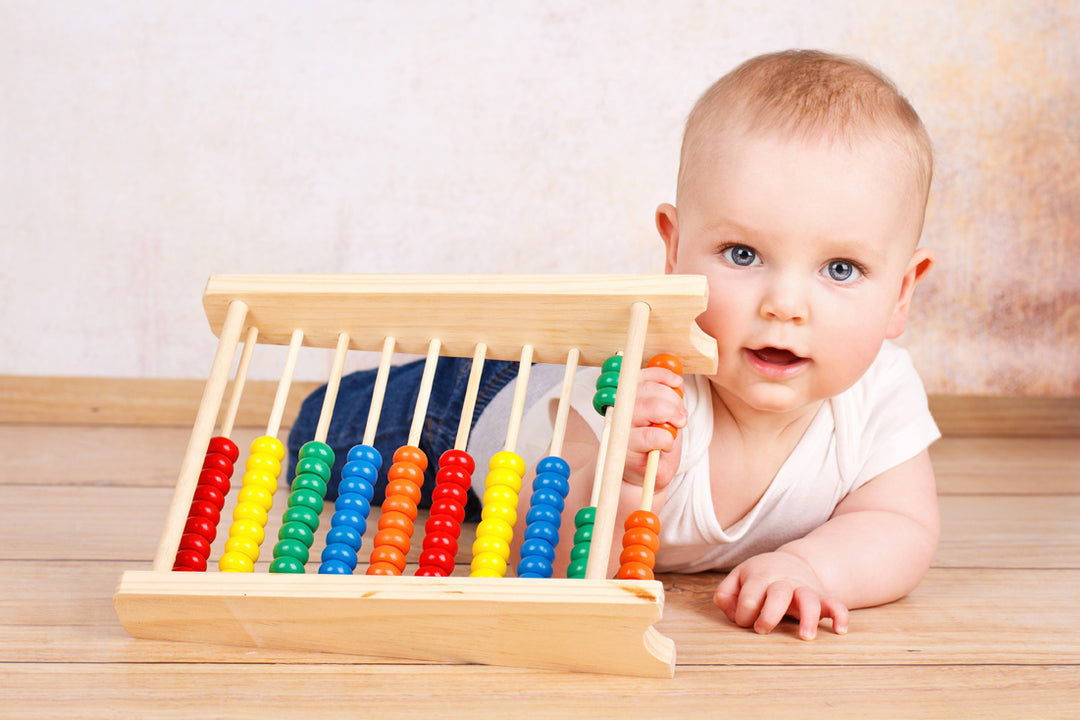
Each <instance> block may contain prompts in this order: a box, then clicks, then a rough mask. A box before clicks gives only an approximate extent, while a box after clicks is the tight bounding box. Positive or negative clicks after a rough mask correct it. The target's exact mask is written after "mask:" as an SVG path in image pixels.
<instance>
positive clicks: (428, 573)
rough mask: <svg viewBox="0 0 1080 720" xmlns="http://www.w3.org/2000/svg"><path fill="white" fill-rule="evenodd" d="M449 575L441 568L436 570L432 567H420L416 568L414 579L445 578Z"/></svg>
mask: <svg viewBox="0 0 1080 720" xmlns="http://www.w3.org/2000/svg"><path fill="white" fill-rule="evenodd" d="M449 574H450V573H447V572H443V571H442V568H437V567H435V566H434V565H421V566H420V567H418V568H416V577H446V576H448V575H449Z"/></svg>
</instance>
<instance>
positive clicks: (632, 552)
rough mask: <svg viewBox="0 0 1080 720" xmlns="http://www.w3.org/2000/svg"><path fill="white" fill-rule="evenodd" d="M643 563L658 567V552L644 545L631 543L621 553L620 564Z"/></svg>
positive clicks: (647, 565)
mask: <svg viewBox="0 0 1080 720" xmlns="http://www.w3.org/2000/svg"><path fill="white" fill-rule="evenodd" d="M635 562H636V563H641V564H642V565H645V566H646V567H656V553H654V552H653V551H652V550H650V549H649V548H647V547H645V546H644V545H629V546H627V547H625V548H623V551H622V554H621V555H619V564H620V565H627V564H629V563H635Z"/></svg>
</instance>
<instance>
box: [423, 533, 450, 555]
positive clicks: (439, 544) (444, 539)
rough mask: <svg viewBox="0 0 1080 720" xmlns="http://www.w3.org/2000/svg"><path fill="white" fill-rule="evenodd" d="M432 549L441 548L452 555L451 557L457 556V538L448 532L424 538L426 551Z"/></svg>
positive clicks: (432, 534) (428, 535)
mask: <svg viewBox="0 0 1080 720" xmlns="http://www.w3.org/2000/svg"><path fill="white" fill-rule="evenodd" d="M432 548H441V549H442V550H445V551H446V552H448V553H449V554H450V557H454V556H456V555H457V551H458V542H457V538H456V537H454V536H453V535H451V534H450V533H446V532H431V533H428V534H427V535H425V536H424V549H425V550H431V549H432Z"/></svg>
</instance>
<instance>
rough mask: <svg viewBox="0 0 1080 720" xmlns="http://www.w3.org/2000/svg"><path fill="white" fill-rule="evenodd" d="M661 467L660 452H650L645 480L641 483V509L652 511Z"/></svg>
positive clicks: (646, 464)
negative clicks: (657, 470)
mask: <svg viewBox="0 0 1080 720" xmlns="http://www.w3.org/2000/svg"><path fill="white" fill-rule="evenodd" d="M659 465H660V451H659V450H650V451H649V456H648V457H647V458H645V478H644V480H643V481H642V483H641V505H640V506H639V507H640V509H642V510H646V511H651V510H652V500H653V493H655V492H656V469H657V467H658V466H659Z"/></svg>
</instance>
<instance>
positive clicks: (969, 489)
mask: <svg viewBox="0 0 1080 720" xmlns="http://www.w3.org/2000/svg"><path fill="white" fill-rule="evenodd" d="M930 458H931V459H932V460H933V463H934V471H935V473H936V474H937V479H938V492H939V493H940V494H944V495H956V494H966V495H973V494H984V493H994V494H1012V495H1027V494H1051V495H1052V494H1065V493H1071V494H1074V495H1075V494H1080V439H1078V438H985V437H944V438H942V439H941V440H938V441H937V442H936V443H934V444H933V445H932V446H931V447H930Z"/></svg>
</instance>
